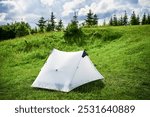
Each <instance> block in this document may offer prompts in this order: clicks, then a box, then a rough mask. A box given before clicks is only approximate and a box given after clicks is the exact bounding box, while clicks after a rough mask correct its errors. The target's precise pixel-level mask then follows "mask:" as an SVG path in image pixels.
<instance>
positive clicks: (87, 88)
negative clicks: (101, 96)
mask: <svg viewBox="0 0 150 117" xmlns="http://www.w3.org/2000/svg"><path fill="white" fill-rule="evenodd" d="M104 87H105V84H104V82H103V80H96V81H93V82H90V83H86V84H84V85H82V86H80V87H77V88H75V89H73V90H72V91H73V92H78V93H90V92H93V91H97V90H99V91H101V90H102V89H103V88H104Z"/></svg>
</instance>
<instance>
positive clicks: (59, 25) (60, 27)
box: [56, 19, 63, 31]
mask: <svg viewBox="0 0 150 117" xmlns="http://www.w3.org/2000/svg"><path fill="white" fill-rule="evenodd" d="M56 29H57V30H58V31H61V30H62V29H63V21H62V20H61V19H60V20H59V22H58V25H57V27H56Z"/></svg>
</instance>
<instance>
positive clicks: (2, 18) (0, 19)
mask: <svg viewBox="0 0 150 117" xmlns="http://www.w3.org/2000/svg"><path fill="white" fill-rule="evenodd" d="M5 17H6V13H0V22H3V21H4V20H5Z"/></svg>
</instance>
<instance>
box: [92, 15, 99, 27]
mask: <svg viewBox="0 0 150 117" xmlns="http://www.w3.org/2000/svg"><path fill="white" fill-rule="evenodd" d="M93 25H98V17H97V15H96V14H94V16H93Z"/></svg>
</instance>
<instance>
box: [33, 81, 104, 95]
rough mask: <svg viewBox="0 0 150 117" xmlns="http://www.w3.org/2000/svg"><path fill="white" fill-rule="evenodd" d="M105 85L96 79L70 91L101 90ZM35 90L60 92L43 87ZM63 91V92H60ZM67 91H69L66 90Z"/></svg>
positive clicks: (86, 91)
mask: <svg viewBox="0 0 150 117" xmlns="http://www.w3.org/2000/svg"><path fill="white" fill-rule="evenodd" d="M104 87H105V84H104V83H103V81H102V80H96V81H93V82H90V83H86V84H84V85H82V86H79V87H77V88H75V89H73V90H72V91H70V92H78V93H88V92H93V91H97V90H102V89H103V88H104ZM34 90H36V91H45V92H49V91H50V92H61V91H57V90H51V89H43V88H34ZM61 93H64V92H61ZM68 93H69V92H68Z"/></svg>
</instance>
